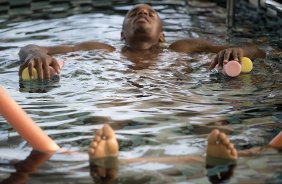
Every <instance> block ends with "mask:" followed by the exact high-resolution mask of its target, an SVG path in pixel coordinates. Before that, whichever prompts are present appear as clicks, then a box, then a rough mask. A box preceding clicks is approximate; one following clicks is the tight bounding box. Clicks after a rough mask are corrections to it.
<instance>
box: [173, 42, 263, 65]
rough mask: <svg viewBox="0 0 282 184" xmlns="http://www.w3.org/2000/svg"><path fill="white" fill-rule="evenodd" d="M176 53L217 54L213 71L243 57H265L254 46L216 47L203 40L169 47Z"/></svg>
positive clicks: (175, 43) (248, 44)
mask: <svg viewBox="0 0 282 184" xmlns="http://www.w3.org/2000/svg"><path fill="white" fill-rule="evenodd" d="M169 48H170V49H171V50H174V51H176V52H184V53H201V52H210V53H217V55H216V57H215V59H214V60H213V61H212V62H211V64H210V67H209V68H210V69H213V68H214V67H215V66H216V65H217V64H218V65H219V67H222V66H223V63H224V61H230V60H237V61H240V59H241V58H242V57H248V58H251V59H254V58H260V57H265V52H264V51H262V50H261V49H259V48H258V47H257V46H256V45H254V44H250V43H247V44H242V46H230V45H215V44H213V43H212V42H210V41H207V40H203V39H183V40H179V41H176V42H174V43H172V44H171V45H170V47H169Z"/></svg>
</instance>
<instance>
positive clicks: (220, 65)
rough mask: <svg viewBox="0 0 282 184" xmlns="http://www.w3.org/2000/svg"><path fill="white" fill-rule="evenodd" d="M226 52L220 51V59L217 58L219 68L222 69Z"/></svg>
mask: <svg viewBox="0 0 282 184" xmlns="http://www.w3.org/2000/svg"><path fill="white" fill-rule="evenodd" d="M224 54H225V52H224V51H221V52H219V55H218V60H217V62H218V68H219V69H222V68H223V59H224Z"/></svg>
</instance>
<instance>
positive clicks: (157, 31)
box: [121, 4, 164, 43]
mask: <svg viewBox="0 0 282 184" xmlns="http://www.w3.org/2000/svg"><path fill="white" fill-rule="evenodd" d="M121 38H122V39H123V40H125V41H126V42H129V43H130V42H132V41H136V40H138V39H144V40H146V39H148V40H149V41H151V42H156V43H158V42H159V41H163V39H164V35H163V32H162V23H161V20H160V17H159V15H158V14H157V12H156V11H155V10H154V9H153V8H152V7H151V6H149V5H146V4H139V5H136V6H134V7H133V8H132V9H131V10H129V12H128V13H127V14H126V17H125V19H124V22H123V30H122V33H121Z"/></svg>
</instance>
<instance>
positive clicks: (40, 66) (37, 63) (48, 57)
mask: <svg viewBox="0 0 282 184" xmlns="http://www.w3.org/2000/svg"><path fill="white" fill-rule="evenodd" d="M95 49H102V50H106V51H109V52H111V51H114V50H115V48H114V47H112V46H110V45H108V44H104V43H100V42H94V41H90V42H83V43H79V44H75V45H59V46H52V47H43V46H38V45H27V46H25V47H22V48H21V49H20V51H19V58H20V61H21V62H22V63H23V64H21V66H20V69H19V76H20V77H21V75H22V71H23V70H24V68H26V67H28V69H29V75H30V76H31V77H33V67H35V68H36V70H37V73H38V78H39V79H43V78H45V79H50V72H49V66H52V67H53V68H54V69H55V71H56V72H57V73H59V72H60V71H59V69H60V66H59V64H58V62H57V60H56V59H55V58H54V57H52V56H53V55H55V54H64V53H69V52H75V51H80V50H95Z"/></svg>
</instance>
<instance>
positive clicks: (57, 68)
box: [51, 58, 61, 74]
mask: <svg viewBox="0 0 282 184" xmlns="http://www.w3.org/2000/svg"><path fill="white" fill-rule="evenodd" d="M51 66H52V67H53V68H54V70H55V72H56V73H57V74H60V72H61V67H60V65H59V63H58V61H57V60H56V59H55V58H52V62H51Z"/></svg>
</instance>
